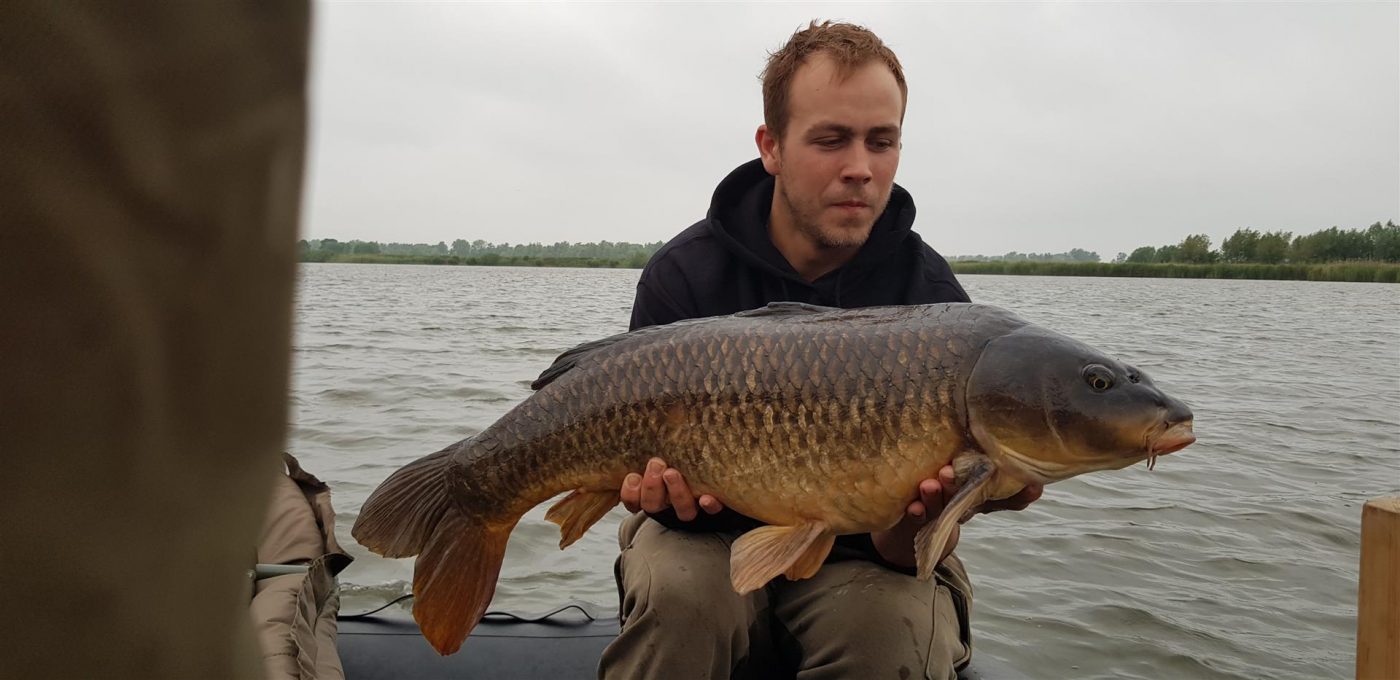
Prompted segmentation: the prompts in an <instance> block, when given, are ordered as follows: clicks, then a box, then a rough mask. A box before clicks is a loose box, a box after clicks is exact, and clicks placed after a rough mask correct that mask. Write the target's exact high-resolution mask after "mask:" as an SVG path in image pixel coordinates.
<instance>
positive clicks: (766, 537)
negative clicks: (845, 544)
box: [729, 522, 836, 595]
mask: <svg viewBox="0 0 1400 680" xmlns="http://www.w3.org/2000/svg"><path fill="white" fill-rule="evenodd" d="M835 540H836V536H835V534H832V533H831V531H830V530H829V529H828V528H827V526H826V523H825V522H803V523H802V524H798V525H797V526H786V527H785V526H771V527H759V528H757V529H754V530H753V531H750V532H748V533H746V534H744V535H743V536H740V537H739V539H738V540H736V541H734V545H733V547H731V548H730V553H729V580H730V582H731V583H733V584H734V592H736V593H739V594H740V595H746V594H748V593H751V592H753V591H755V590H758V589H759V588H762V587H763V586H764V584H766V583H768V582H769V581H771V580H773V579H774V578H776V577H777V576H778V575H779V574H786V575H787V576H788V578H793V579H802V578H809V577H811V576H812V575H813V574H815V573H817V570H818V569H820V568H821V566H822V562H824V561H825V560H826V555H827V553H829V552H831V545H832V543H833V542H834V541H835Z"/></svg>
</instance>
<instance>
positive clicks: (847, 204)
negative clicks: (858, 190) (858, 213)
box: [832, 201, 870, 208]
mask: <svg viewBox="0 0 1400 680" xmlns="http://www.w3.org/2000/svg"><path fill="white" fill-rule="evenodd" d="M832 205H834V206H836V207H838V208H869V207H870V206H869V205H867V204H866V203H865V202H863V201H841V202H839V203H833V204H832Z"/></svg>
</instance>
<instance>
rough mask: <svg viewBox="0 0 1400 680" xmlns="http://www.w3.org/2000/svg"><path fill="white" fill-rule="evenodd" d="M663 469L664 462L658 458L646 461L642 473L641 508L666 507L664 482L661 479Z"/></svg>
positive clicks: (660, 509) (656, 509)
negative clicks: (645, 467)
mask: <svg viewBox="0 0 1400 680" xmlns="http://www.w3.org/2000/svg"><path fill="white" fill-rule="evenodd" d="M665 469H666V463H665V462H664V461H662V460H661V459H660V458H652V459H651V460H649V461H647V470H646V472H645V473H644V474H642V509H643V510H646V511H647V512H661V511H662V510H665V509H666V505H667V503H666V483H665V482H664V481H662V480H661V472H662V471H663V470H665Z"/></svg>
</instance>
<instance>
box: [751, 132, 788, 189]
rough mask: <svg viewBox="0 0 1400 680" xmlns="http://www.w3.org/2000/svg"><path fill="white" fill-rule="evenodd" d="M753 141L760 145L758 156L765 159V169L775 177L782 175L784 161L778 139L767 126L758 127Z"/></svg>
mask: <svg viewBox="0 0 1400 680" xmlns="http://www.w3.org/2000/svg"><path fill="white" fill-rule="evenodd" d="M753 141H754V143H755V144H757V145H758V156H759V158H762V159H763V169H764V170H767V171H768V174H770V175H773V176H774V177H777V176H778V175H780V174H782V170H783V161H782V157H781V156H780V155H779V151H780V150H779V149H778V138H777V137H775V136H773V134H772V133H771V132H769V131H768V126H767V125H760V126H758V132H755V133H754V136H753Z"/></svg>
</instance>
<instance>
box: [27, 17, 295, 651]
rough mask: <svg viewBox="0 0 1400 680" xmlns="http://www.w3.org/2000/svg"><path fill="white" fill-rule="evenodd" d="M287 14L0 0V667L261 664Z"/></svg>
mask: <svg viewBox="0 0 1400 680" xmlns="http://www.w3.org/2000/svg"><path fill="white" fill-rule="evenodd" d="M309 24H310V12H309V7H308V4H307V3H306V2H305V1H304V0H303V1H295V0H294V1H291V2H238V1H229V2H170V1H169V0H132V1H130V2H102V1H90V0H89V1H85V0H62V1H60V2H54V1H52V0H5V2H0V250H3V252H4V259H5V261H4V264H3V265H0V319H3V330H0V456H3V459H4V470H3V472H0V518H3V521H0V551H3V555H4V557H3V559H0V584H3V591H4V599H5V605H6V612H7V615H6V616H5V617H3V619H0V659H3V661H0V676H4V677H21V678H54V677H63V678H99V677H100V678H229V677H260V676H261V675H262V671H263V669H262V666H261V665H260V663H259V656H258V652H257V647H256V646H255V644H254V639H253V635H252V629H251V626H250V625H249V620H248V612H247V605H248V599H247V589H248V579H247V577H246V572H247V569H248V563H249V558H250V557H251V549H252V546H253V545H255V544H256V543H257V540H258V531H259V527H260V525H261V522H262V519H263V511H264V509H265V508H266V505H267V500H268V492H269V490H270V489H271V485H272V481H273V479H274V475H275V473H276V471H277V468H278V460H279V459H278V456H279V453H280V452H281V451H282V449H283V447H284V439H285V434H286V419H287V392H288V386H289V381H288V377H289V375H288V369H289V362H290V354H291V352H290V350H291V316H292V294H293V284H294V281H295V273H296V238H297V236H296V228H297V223H298V216H299V212H300V197H301V186H302V166H303V155H304V148H305V131H306V73H307V46H308V36H309Z"/></svg>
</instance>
